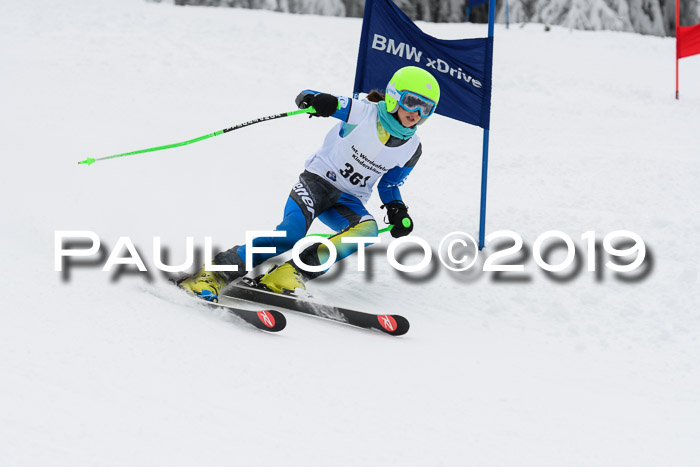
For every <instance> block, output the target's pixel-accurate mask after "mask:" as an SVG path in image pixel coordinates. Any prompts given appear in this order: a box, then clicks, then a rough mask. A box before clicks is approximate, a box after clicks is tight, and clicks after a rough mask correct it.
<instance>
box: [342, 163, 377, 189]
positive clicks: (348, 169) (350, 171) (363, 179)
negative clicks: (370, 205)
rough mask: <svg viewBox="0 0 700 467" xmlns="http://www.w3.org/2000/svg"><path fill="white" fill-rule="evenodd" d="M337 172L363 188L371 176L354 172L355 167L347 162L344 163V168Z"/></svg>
mask: <svg viewBox="0 0 700 467" xmlns="http://www.w3.org/2000/svg"><path fill="white" fill-rule="evenodd" d="M339 172H340V175H342V176H343V177H345V178H347V179H348V181H349V182H350V183H352V184H353V185H360V186H361V187H363V188H364V187H366V186H367V182H368V181H369V179H370V177H371V175H367V176H363V175H362V174H361V173H359V172H355V168H354V167H353V166H352V165H351V164H348V163H347V162H346V163H345V169H343V170H340V171H339Z"/></svg>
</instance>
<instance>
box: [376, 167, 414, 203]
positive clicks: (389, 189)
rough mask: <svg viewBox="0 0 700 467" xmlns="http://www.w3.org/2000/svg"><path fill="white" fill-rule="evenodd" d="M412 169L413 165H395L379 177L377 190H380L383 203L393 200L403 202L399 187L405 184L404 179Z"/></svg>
mask: <svg viewBox="0 0 700 467" xmlns="http://www.w3.org/2000/svg"><path fill="white" fill-rule="evenodd" d="M412 170H413V167H412V166H411V167H407V166H404V167H394V168H393V169H391V170H389V171H388V172H387V173H385V174H384V176H383V177H382V178H380V179H379V182H377V192H379V198H381V200H382V203H384V204H388V203H391V202H392V201H401V202H402V203H403V200H402V198H401V191H400V190H399V187H400V186H401V185H403V182H404V180H406V177H408V174H410V173H411V171H412Z"/></svg>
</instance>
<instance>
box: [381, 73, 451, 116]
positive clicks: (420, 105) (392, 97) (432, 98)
mask: <svg viewBox="0 0 700 467" xmlns="http://www.w3.org/2000/svg"><path fill="white" fill-rule="evenodd" d="M439 100H440V85H439V84H438V82H437V80H436V79H435V77H434V76H433V75H431V74H430V73H429V72H428V71H426V70H424V69H422V68H418V67H416V66H406V67H403V68H401V69H399V70H398V71H397V72H396V73H394V76H392V77H391V79H390V80H389V83H388V84H387V85H386V94H385V95H384V101H385V102H386V110H387V111H388V112H389V113H392V114H393V113H396V112H398V110H399V106H401V107H403V108H404V109H405V110H407V111H409V112H415V111H416V110H417V111H418V112H419V114H420V117H421V118H420V120H419V121H418V124H419V125H420V124H421V123H423V122H425V121H426V120H427V119H428V117H430V116H431V115H432V114H433V112H435V109H436V108H437V104H438V101H439Z"/></svg>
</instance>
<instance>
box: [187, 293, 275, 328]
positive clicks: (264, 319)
mask: <svg viewBox="0 0 700 467" xmlns="http://www.w3.org/2000/svg"><path fill="white" fill-rule="evenodd" d="M197 300H199V299H197ZM202 304H204V305H207V306H209V307H211V308H215V309H223V310H226V311H227V312H229V313H231V314H232V315H234V316H237V317H239V318H241V319H242V320H243V321H245V322H246V323H248V324H252V325H253V326H255V327H256V328H258V329H261V330H263V331H268V332H279V331H281V330H282V329H284V328H285V326H286V325H287V319H286V318H285V317H284V315H283V314H282V313H280V312H279V311H276V310H263V309H261V310H259V311H255V310H246V309H244V308H238V307H236V306H234V305H230V304H228V303H222V302H218V303H214V302H205V301H202Z"/></svg>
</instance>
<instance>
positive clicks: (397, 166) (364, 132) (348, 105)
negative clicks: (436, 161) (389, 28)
mask: <svg viewBox="0 0 700 467" xmlns="http://www.w3.org/2000/svg"><path fill="white" fill-rule="evenodd" d="M367 98H368V100H357V99H350V98H346V97H340V98H337V97H335V96H333V95H330V94H325V93H317V92H315V91H303V92H301V93H300V94H299V96H297V98H296V104H297V106H298V107H299V108H307V107H309V106H311V107H313V108H314V109H315V110H316V113H315V115H316V116H319V117H330V116H333V117H335V118H337V119H339V120H340V123H338V124H337V125H336V126H335V127H333V129H332V130H331V131H330V132H329V133H328V134H327V135H326V138H325V140H324V142H323V145H322V146H321V148H320V149H318V150H317V151H316V152H315V153H314V154H313V155H312V156H311V157H310V158H309V159H308V160H307V161H306V164H305V167H304V168H305V170H304V172H303V173H302V174H301V175H300V176H299V182H298V183H297V184H296V185H294V187H293V188H292V191H291V193H290V195H289V198H288V200H287V204H286V206H285V209H284V218H283V219H282V222H281V223H280V224H279V225H278V226H277V228H276V229H275V230H277V231H282V232H285V233H286V235H285V236H284V237H260V238H256V239H254V240H253V246H254V247H274V248H276V250H275V253H269V254H268V253H265V254H260V253H255V254H253V256H252V257H253V264H252V267H255V266H257V265H258V264H260V263H262V262H263V261H265V260H267V259H269V258H272V257H274V256H276V255H279V254H281V253H284V252H286V251H289V250H290V249H292V247H293V246H294V244H295V243H296V242H297V241H298V240H300V239H301V238H303V237H304V236H305V235H306V233H307V232H308V230H309V227H310V226H311V222H312V221H313V220H314V219H316V218H318V219H320V220H321V221H322V222H323V223H324V224H326V225H327V226H329V227H330V228H331V229H333V230H334V231H335V232H338V233H337V234H336V235H334V236H332V237H330V239H329V240H330V241H331V242H332V243H333V245H334V246H335V248H336V251H337V254H338V256H337V260H341V259H343V258H345V257H347V256H348V255H350V254H352V253H354V252H355V251H357V244H356V243H343V242H342V238H343V237H376V236H377V232H378V230H377V223H376V221H375V220H374V218H373V217H372V215H371V214H370V213H369V212H368V211H367V209H366V208H365V205H364V203H365V202H366V201H367V200H368V199H369V197H370V195H371V194H372V189H373V187H374V186H375V185H377V187H378V188H377V191H378V192H379V196H380V198H381V200H382V202H383V203H384V204H383V205H382V208H386V210H387V218H388V221H389V223H390V224H393V226H394V227H393V228H392V229H391V235H392V236H393V237H394V238H398V237H403V236H405V235H408V234H409V233H411V231H412V230H413V220H412V219H411V217H410V216H409V215H408V207H407V206H406V205H405V204H404V203H403V200H402V198H401V193H400V192H399V186H400V185H402V184H403V181H404V180H405V179H406V177H407V176H408V174H409V173H411V170H413V167H414V166H415V165H416V162H418V158H419V157H420V155H421V152H422V149H421V144H420V140H419V138H418V135H416V129H417V126H418V125H420V124H422V123H424V122H425V121H426V120H427V118H428V117H430V115H432V114H433V112H435V108H436V107H437V104H438V100H439V99H440V87H439V85H438V83H437V81H436V80H435V78H434V77H433V76H432V75H431V74H430V73H429V72H427V71H425V70H423V69H421V68H418V67H414V66H407V67H404V68H401V69H399V70H398V71H397V72H396V73H395V74H394V76H393V77H392V78H391V80H390V81H389V83H388V84H387V87H386V95H385V96H381V94H379V93H378V92H376V91H373V92H371V93H370V94H369V95H368V96H367ZM372 101H374V102H372ZM328 257H329V251H328V248H327V247H326V246H325V245H323V244H314V245H311V246H309V247H308V248H306V249H305V250H303V251H302V252H301V254H300V255H299V258H300V259H301V260H302V261H303V262H304V263H305V264H307V265H310V266H318V265H320V264H323V263H324V262H325V261H326V260H327V259H328ZM245 258H246V245H242V246H234V247H233V248H231V249H229V250H226V251H222V252H220V253H218V254H217V255H216V256H215V257H214V261H213V263H214V264H216V265H236V266H238V271H218V272H215V271H206V270H205V268H204V267H202V269H200V270H199V271H198V272H197V273H195V274H194V275H192V276H190V277H187V278H186V279H184V280H183V281H181V282H180V286H181V287H182V288H184V289H185V290H186V291H188V292H189V293H192V294H194V295H197V296H199V297H201V298H203V299H205V300H209V301H216V300H218V295H219V291H220V290H221V289H222V288H223V287H224V286H226V284H229V283H230V282H232V281H233V280H235V279H237V278H239V277H242V276H244V275H245V274H246V265H245V262H244V261H245ZM324 273H325V271H323V272H307V271H304V270H303V269H302V268H301V267H299V266H298V265H297V264H295V262H294V261H293V260H290V261H288V262H286V263H284V264H283V265H282V266H280V267H277V268H274V269H272V270H271V271H270V272H268V274H266V275H265V276H264V277H263V278H262V279H260V281H259V284H260V285H261V286H263V287H264V288H267V289H269V290H271V291H273V292H277V293H284V292H293V291H294V290H295V289H297V288H300V289H305V288H306V287H305V285H304V283H305V282H306V281H308V280H311V279H314V278H315V277H318V276H320V275H322V274H324Z"/></svg>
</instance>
